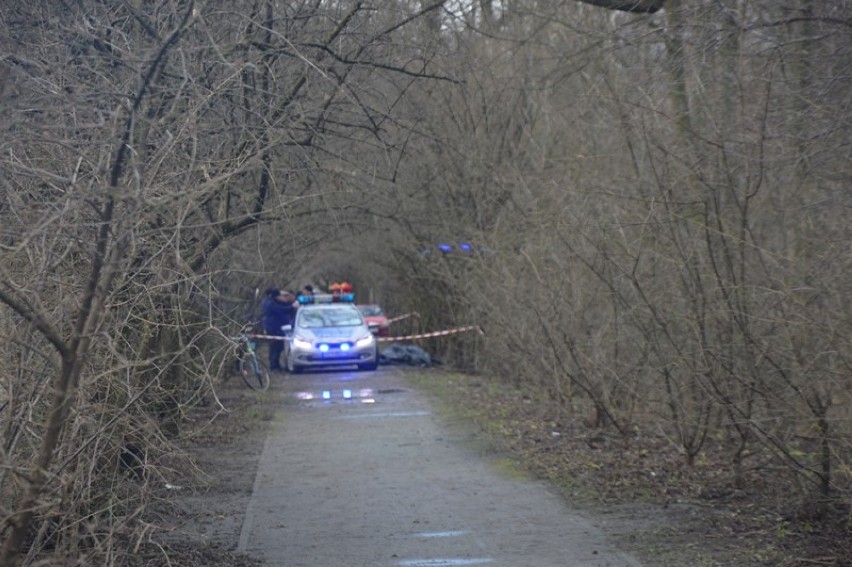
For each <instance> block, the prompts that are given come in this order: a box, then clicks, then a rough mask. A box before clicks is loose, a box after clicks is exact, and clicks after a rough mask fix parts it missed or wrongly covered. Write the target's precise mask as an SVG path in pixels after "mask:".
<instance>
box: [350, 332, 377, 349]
mask: <svg viewBox="0 0 852 567" xmlns="http://www.w3.org/2000/svg"><path fill="white" fill-rule="evenodd" d="M375 340H376V339H374V338H373V335H372V334H369V335H367V336H366V337H361V338H360V339H358V340H357V341H355V344H356V345H357V346H359V347H365V346H370V345H371V344H373V343H374V342H375Z"/></svg>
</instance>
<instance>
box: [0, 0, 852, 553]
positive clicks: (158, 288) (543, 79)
mask: <svg viewBox="0 0 852 567" xmlns="http://www.w3.org/2000/svg"><path fill="white" fill-rule="evenodd" d="M604 8H614V9H615V11H610V10H606V9H604ZM660 8H662V9H660ZM849 13H852V6H850V5H849V2H848V1H846V0H832V1H827V2H814V1H811V0H784V1H782V2H778V1H776V0H765V1H757V2H754V1H752V2H745V1H743V0H724V1H721V2H720V1H710V0H706V1H703V0H702V1H696V2H691V3H686V2H682V1H681V0H668V1H666V2H663V1H643V2H631V1H629V0H628V1H617V0H613V1H606V0H602V1H597V0H594V1H592V0H589V1H585V2H577V3H564V2H552V1H547V0H523V1H521V0H515V1H511V0H510V1H503V2H489V1H481V2H475V3H467V4H466V3H445V2H439V1H436V2H427V1H421V2H416V1H409V2H394V3H386V2H379V1H346V0H344V1H335V2H332V1H325V0H316V1H313V2H300V3H292V2H283V1H279V0H237V1H233V2H204V3H203V2H194V1H192V0H170V1H167V2H143V1H138V2H123V3H116V2H105V1H97V0H84V1H80V2H74V3H64V2H53V1H48V0H34V1H32V2H26V3H15V5H14V6H11V7H7V8H5V9H4V10H3V12H2V14H0V18H2V21H0V23H2V25H3V27H4V29H6V30H8V33H6V34H4V35H3V36H2V37H0V110H2V113H3V116H4V122H3V124H2V126H0V127H2V129H3V136H2V137H0V184H2V188H3V190H2V192H0V254H2V256H0V329H1V330H2V331H0V336H2V339H3V340H2V341H0V360H2V362H3V364H2V369H3V370H2V371H0V423H2V426H3V439H2V441H3V445H2V448H3V451H2V467H0V517H2V518H3V525H2V527H0V530H2V533H3V538H2V539H3V541H4V544H3V545H4V546H3V549H2V557H0V563H2V564H11V563H14V562H16V561H18V562H21V561H32V560H34V559H36V558H45V557H52V558H55V559H56V560H57V561H59V562H62V561H63V560H67V558H69V557H72V558H75V559H77V560H79V561H81V562H83V563H85V562H90V563H101V564H107V563H110V562H114V561H116V560H117V559H118V558H120V557H122V556H123V555H124V554H126V553H127V552H128V550H129V549H133V548H134V546H136V545H137V544H139V543H140V542H142V541H145V540H146V539H147V537H148V535H149V531H150V530H151V529H154V527H153V526H150V525H148V524H146V523H145V522H144V521H143V519H144V518H145V512H146V509H147V507H148V506H149V504H150V501H151V499H152V498H157V497H158V494H159V493H160V492H159V491H160V490H161V488H162V486H163V485H164V484H165V482H166V481H167V480H168V477H169V473H170V471H171V470H172V468H173V467H179V466H180V467H184V466H185V463H182V462H179V459H180V457H179V456H177V455H175V454H174V453H173V451H172V442H173V440H174V438H175V437H176V436H179V435H180V427H181V419H182V414H183V411H184V409H185V408H186V407H187V405H192V404H197V403H216V401H215V387H214V385H215V380H216V379H217V378H218V377H220V376H221V374H222V372H224V371H226V366H227V364H228V360H229V358H228V357H229V349H230V343H229V342H228V340H227V339H226V337H227V336H228V334H233V331H234V330H235V328H236V327H237V326H238V325H239V324H241V323H242V322H244V321H245V319H246V318H249V317H251V316H252V314H253V309H254V307H255V303H254V299H255V295H254V294H255V290H256V289H258V288H261V289H262V288H263V287H265V286H266V285H269V284H277V285H281V286H285V285H286V286H295V285H298V284H302V283H305V282H307V281H309V280H314V281H322V280H324V279H332V278H337V277H346V278H348V279H350V280H352V281H355V282H356V287H357V288H358V289H361V290H370V294H371V295H372V296H373V297H374V298H375V299H376V300H379V301H381V302H382V303H384V304H385V305H386V306H387V307H388V308H389V309H390V310H395V309H408V308H411V309H416V310H417V311H418V312H420V313H421V315H422V322H423V324H424V326H428V327H433V328H434V327H439V326H444V325H446V326H451V325H454V324H457V323H478V324H480V325H482V326H483V327H484V328H485V329H486V330H487V335H486V337H485V338H473V337H455V338H454V339H452V340H447V341H445V342H440V343H435V344H434V348H435V349H440V350H442V351H444V352H442V353H441V354H443V355H445V356H447V357H448V358H449V360H451V361H452V362H455V363H457V364H459V365H460V366H462V367H463V368H466V369H469V370H472V371H476V372H480V373H482V374H483V375H487V376H490V377H494V378H498V379H504V380H508V381H510V382H512V383H515V384H517V385H519V386H523V387H526V388H530V389H533V390H537V391H539V392H541V393H542V395H547V396H551V397H553V398H554V399H558V400H560V401H561V402H562V405H563V407H564V408H565V411H566V413H570V414H576V415H581V416H585V417H586V418H587V421H588V425H589V427H596V428H607V429H610V430H612V431H616V432H619V433H620V434H621V435H623V436H624V438H625V440H629V439H630V438H631V436H632V435H634V434H635V432H636V431H637V430H639V431H654V432H662V433H663V434H665V435H667V436H669V437H670V438H671V439H672V443H673V444H674V445H675V446H677V447H678V449H679V450H680V451H682V453H683V455H684V458H685V459H686V460H687V461H688V462H689V463H691V464H693V465H694V466H700V464H699V463H700V457H701V455H702V452H703V451H704V450H706V448H707V446H708V443H710V442H713V443H715V444H716V445H717V446H718V447H721V448H722V449H723V450H724V451H725V452H726V454H727V455H728V456H729V460H730V471H731V476H732V478H733V479H734V482H740V483H742V482H745V481H746V479H747V478H748V475H749V474H750V471H754V470H758V471H763V470H764V469H765V468H767V467H770V466H772V467H775V466H776V465H778V464H780V465H783V468H784V470H786V471H792V472H795V473H796V475H794V476H795V478H797V479H800V480H802V481H803V482H802V485H801V490H802V494H803V495H813V494H816V495H818V496H819V497H820V498H821V499H822V501H823V502H836V501H844V500H845V501H846V502H847V503H848V500H849V492H850V471H851V470H852V468H850V449H852V447H850V441H852V428H850V423H852V422H850V417H852V416H850V408H851V407H852V404H850V401H852V400H850V385H852V384H850V379H851V378H850V376H852V372H850V359H849V352H850V336H852V329H850V327H852V320H850V313H852V310H850V305H849V297H850V283H849V282H850V281H852V278H850V254H849V249H850V246H849V244H850V233H849V231H850V229H849V226H848V222H844V221H847V219H848V211H849V207H850V193H849V191H848V185H849V180H850V173H852V172H850V161H849V155H850V138H849V135H848V132H849V131H850V111H849V109H850V108H852V105H850V102H852V100H850V98H852V88H850V84H849V83H850V80H849V77H850V68H849V66H850V64H852V63H850V62H851V61H852V57H850V55H852V53H850V51H852V40H850V37H852V35H850V33H849V31H850V28H852V22H850V20H849V16H848V14H849ZM444 240H446V241H454V242H460V241H468V242H471V243H473V244H474V248H475V251H474V252H472V253H459V252H458V251H456V252H454V253H452V254H442V253H440V252H438V251H437V249H436V248H435V244H437V243H438V242H439V241H444Z"/></svg>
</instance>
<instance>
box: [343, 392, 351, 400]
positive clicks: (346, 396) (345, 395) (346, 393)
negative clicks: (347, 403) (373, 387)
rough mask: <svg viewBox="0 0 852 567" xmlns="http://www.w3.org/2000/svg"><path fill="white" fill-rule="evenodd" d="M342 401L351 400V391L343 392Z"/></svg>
mask: <svg viewBox="0 0 852 567" xmlns="http://www.w3.org/2000/svg"><path fill="white" fill-rule="evenodd" d="M343 399H345V400H351V399H352V390H343Z"/></svg>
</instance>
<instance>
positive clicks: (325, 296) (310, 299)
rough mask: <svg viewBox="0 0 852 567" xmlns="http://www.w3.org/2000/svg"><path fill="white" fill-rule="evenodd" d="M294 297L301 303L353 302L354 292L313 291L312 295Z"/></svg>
mask: <svg viewBox="0 0 852 567" xmlns="http://www.w3.org/2000/svg"><path fill="white" fill-rule="evenodd" d="M296 299H298V300H299V303H301V304H302V305H308V304H311V303H355V294H354V293H315V294H313V295H300V296H299V297H297V298H296Z"/></svg>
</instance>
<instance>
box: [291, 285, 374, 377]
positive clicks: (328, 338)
mask: <svg viewBox="0 0 852 567" xmlns="http://www.w3.org/2000/svg"><path fill="white" fill-rule="evenodd" d="M350 301H354V295H353V294H344V295H342V296H341V295H339V294H338V295H335V296H330V295H329V296H325V295H320V294H318V295H315V296H312V297H305V296H300V297H299V302H300V303H303V305H301V306H300V307H299V309H298V311H297V312H296V321H295V322H294V324H293V329H292V335H291V337H290V340H289V341H288V349H287V354H286V366H287V370H288V371H289V372H292V373H294V374H296V373H299V372H301V371H302V370H305V369H306V368H317V367H327V366H352V365H357V366H358V368H359V369H361V370H375V369H376V368H377V367H378V365H379V352H378V344H377V342H376V339H375V337H374V336H373V333H372V332H371V331H370V328H369V327H368V326H367V323H366V322H365V321H364V317H363V315H361V312H360V311H359V310H358V308H357V307H355V305H353V304H352V303H350Z"/></svg>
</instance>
